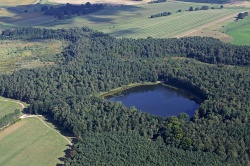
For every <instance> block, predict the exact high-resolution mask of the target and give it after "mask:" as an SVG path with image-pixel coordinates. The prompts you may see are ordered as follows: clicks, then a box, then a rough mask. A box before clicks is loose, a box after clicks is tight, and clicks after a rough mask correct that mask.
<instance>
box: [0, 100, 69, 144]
mask: <svg viewBox="0 0 250 166" xmlns="http://www.w3.org/2000/svg"><path fill="white" fill-rule="evenodd" d="M0 100H2V101H8V102H12V103H17V104H19V105H21V107H22V110H23V109H24V108H25V106H24V104H23V103H21V102H19V101H11V100H6V99H0ZM39 116H42V115H29V114H24V115H22V116H21V117H20V118H21V119H24V118H38V119H39V120H40V121H41V122H42V123H43V124H44V125H45V126H46V127H48V128H49V129H50V130H53V131H54V132H56V133H57V134H59V135H60V136H61V137H63V138H64V139H65V140H66V141H67V142H68V143H69V145H72V143H71V141H70V140H69V139H68V138H67V137H65V136H63V135H62V134H61V133H60V132H58V131H57V130H55V129H53V128H52V127H50V126H49V125H47V123H46V122H44V120H42V119H41V118H39Z"/></svg>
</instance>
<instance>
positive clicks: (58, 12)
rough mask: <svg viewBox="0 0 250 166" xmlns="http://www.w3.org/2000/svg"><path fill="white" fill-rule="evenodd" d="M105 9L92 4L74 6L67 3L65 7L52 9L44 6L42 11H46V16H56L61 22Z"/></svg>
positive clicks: (101, 5)
mask: <svg viewBox="0 0 250 166" xmlns="http://www.w3.org/2000/svg"><path fill="white" fill-rule="evenodd" d="M103 8H104V5H103V4H91V3H89V2H87V3H86V4H82V5H72V4H69V3H67V4H66V5H65V6H60V7H50V8H49V7H48V6H42V7H41V11H44V14H45V15H48V16H54V17H55V18H57V19H59V20H61V19H66V18H72V17H74V16H80V15H86V14H89V13H94V12H96V11H98V10H101V9H103Z"/></svg>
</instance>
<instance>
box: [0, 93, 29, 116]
mask: <svg viewBox="0 0 250 166" xmlns="http://www.w3.org/2000/svg"><path fill="white" fill-rule="evenodd" d="M16 102H17V101H16V100H12V99H7V98H3V97H0V118H1V117H2V116H4V115H7V114H9V113H12V112H14V111H15V110H16V109H19V110H22V106H21V105H20V104H18V103H16ZM22 103H23V102H22ZM23 104H24V105H25V106H27V104H26V103H23Z"/></svg>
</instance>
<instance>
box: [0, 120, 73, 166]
mask: <svg viewBox="0 0 250 166" xmlns="http://www.w3.org/2000/svg"><path fill="white" fill-rule="evenodd" d="M0 141H1V144H0V149H1V151H0V156H1V157H0V165H1V166H8V165H12V166H34V165H36V166H44V165H46V166H50V165H51V166H52V165H56V164H57V163H62V161H61V160H60V158H61V157H63V156H64V150H66V149H67V145H68V142H67V141H66V140H65V139H64V138H63V137H61V136H60V135H59V134H58V133H56V132H55V131H54V130H51V129H50V128H48V127H47V126H45V125H44V124H43V123H42V122H41V121H40V120H39V119H38V118H26V119H22V120H21V121H19V122H17V123H15V124H14V125H11V126H9V127H8V128H6V129H5V130H3V131H1V132H0Z"/></svg>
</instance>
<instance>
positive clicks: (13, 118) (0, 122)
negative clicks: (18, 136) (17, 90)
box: [0, 109, 21, 129]
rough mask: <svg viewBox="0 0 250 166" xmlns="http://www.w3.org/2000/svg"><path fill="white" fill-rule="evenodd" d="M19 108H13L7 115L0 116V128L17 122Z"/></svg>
mask: <svg viewBox="0 0 250 166" xmlns="http://www.w3.org/2000/svg"><path fill="white" fill-rule="evenodd" d="M20 113H21V112H20V110H18V109H17V110H15V111H14V112H12V113H9V114H7V115H4V116H3V117H1V118H0V129H3V128H5V127H7V126H9V125H11V124H13V123H15V122H17V121H18V120H19V119H20Z"/></svg>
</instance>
